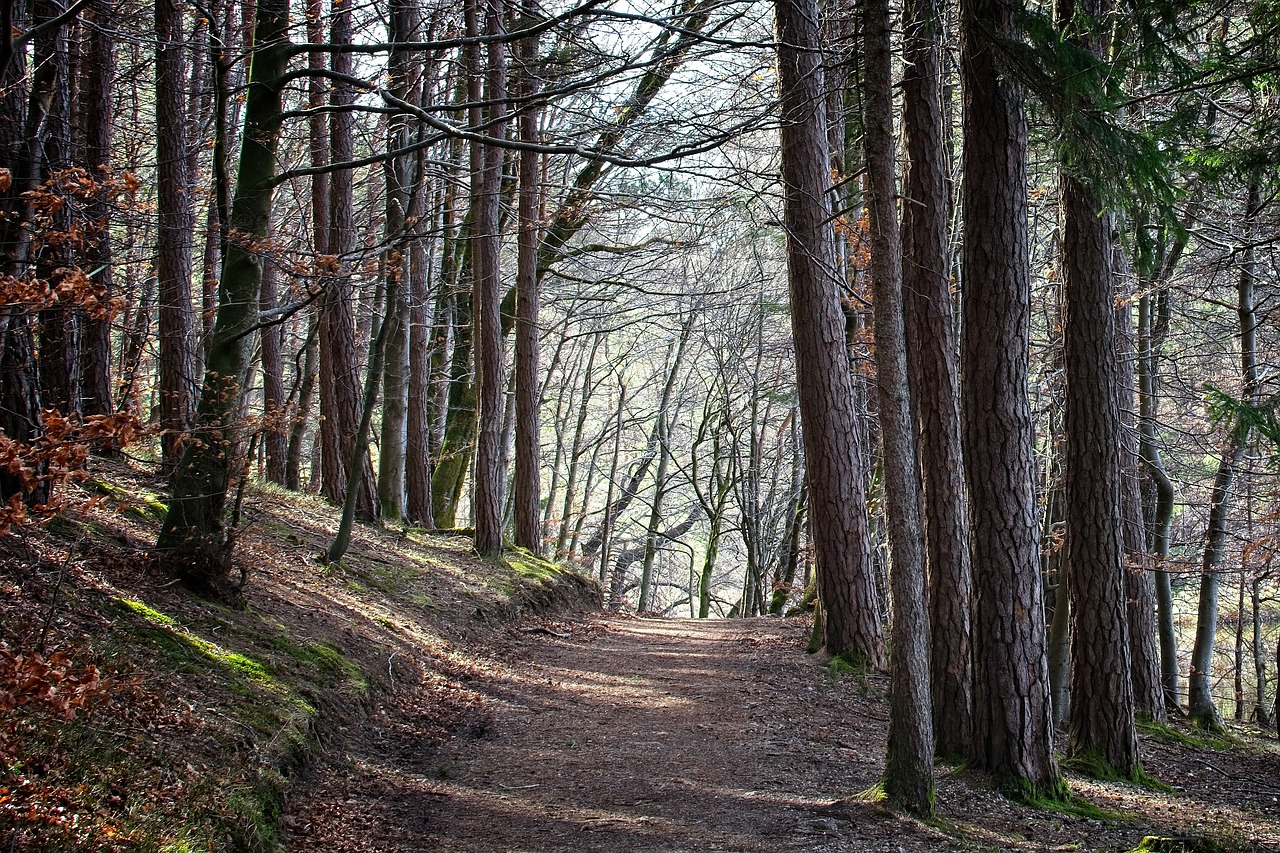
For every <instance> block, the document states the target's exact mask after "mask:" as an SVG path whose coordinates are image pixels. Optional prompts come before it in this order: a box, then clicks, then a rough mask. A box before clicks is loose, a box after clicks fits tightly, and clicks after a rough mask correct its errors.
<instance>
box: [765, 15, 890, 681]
mask: <svg viewBox="0 0 1280 853" xmlns="http://www.w3.org/2000/svg"><path fill="white" fill-rule="evenodd" d="M774 10H775V14H776V17H777V29H778V39H779V44H778V71H779V83H780V87H781V99H780V106H781V112H782V129H781V137H782V139H781V141H782V183H783V192H784V204H785V207H784V209H785V216H784V219H785V226H786V231H787V272H788V276H787V277H788V281H789V284H790V290H791V324H792V333H793V335H794V338H795V351H796V384H797V387H798V389H799V396H800V413H801V418H802V421H803V425H804V448H805V460H806V464H807V469H808V474H809V502H810V510H809V511H810V515H811V517H812V519H813V534H814V546H815V550H816V551H817V558H818V573H819V574H818V577H819V586H820V596H821V598H822V605H823V610H824V613H825V616H826V621H825V628H824V635H823V647H824V649H825V651H826V652H827V653H828V654H831V655H844V656H846V657H848V658H849V659H851V660H852V661H853V662H855V663H858V664H863V665H866V666H869V667H873V668H877V669H878V668H881V667H883V666H884V663H885V656H884V639H883V629H882V627H881V623H880V605H879V601H878V595H877V593H876V588H875V584H874V581H873V579H872V574H871V559H870V545H869V541H870V540H869V535H868V530H867V516H866V496H865V494H864V492H863V489H862V480H861V472H862V470H863V465H862V459H861V454H862V448H861V447H860V446H859V444H858V443H857V429H856V426H855V424H854V413H853V385H852V380H851V378H850V376H849V367H848V359H847V357H846V356H845V350H844V336H843V328H844V322H843V317H842V316H841V312H840V303H839V293H838V289H837V282H836V279H835V248H834V242H835V235H834V233H833V230H832V226H831V210H830V207H829V206H828V203H827V192H828V190H829V189H830V184H831V177H830V171H829V170H830V157H829V155H828V150H827V123H826V115H825V110H824V108H823V79H822V76H823V75H822V67H821V61H822V56H821V47H820V44H819V39H818V9H817V4H816V3H815V2H814V0H775V3H774Z"/></svg>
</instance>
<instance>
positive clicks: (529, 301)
mask: <svg viewBox="0 0 1280 853" xmlns="http://www.w3.org/2000/svg"><path fill="white" fill-rule="evenodd" d="M523 11H524V15H525V17H526V19H528V20H533V19H534V17H535V14H536V12H537V7H536V4H535V3H534V0H524V6H523ZM520 53H521V59H522V61H523V63H524V68H523V71H522V72H521V81H522V84H521V92H520V94H521V96H522V97H525V98H530V97H532V96H533V95H535V94H536V93H537V91H538V80H537V77H536V76H535V71H534V69H535V67H536V61H537V56H538V37H537V36H536V35H535V36H530V37H529V38H526V39H524V40H523V41H522V42H521V46H520ZM538 113H539V111H538V110H537V109H536V108H535V107H534V105H532V104H526V105H525V107H524V109H523V110H522V111H521V113H520V119H519V129H520V140H521V141H522V142H527V143H533V142H537V141H538ZM540 168H541V157H540V156H539V154H538V153H537V152H536V151H532V150H525V151H521V152H520V210H519V216H520V234H519V250H518V258H517V263H516V329H515V337H516V360H515V371H516V375H515V386H516V454H515V456H516V460H515V462H516V469H515V479H514V481H513V483H512V488H513V490H514V499H515V543H516V545H518V546H520V547H521V548H528V549H529V550H530V551H532V552H533V553H535V554H540V553H542V531H541V527H540V525H539V523H538V514H539V513H538V508H539V501H540V496H539V492H540V491H541V485H542V483H541V480H542V466H541V433H542V426H541V422H540V420H539V414H538V398H539V396H540V395H539V391H540V383H541V376H540V375H539V371H538V334H539V331H540V330H539V328H538V301H539V298H540V297H539V295H538V206H539V205H538V201H539V194H540V192H541V188H540V185H539V171H540Z"/></svg>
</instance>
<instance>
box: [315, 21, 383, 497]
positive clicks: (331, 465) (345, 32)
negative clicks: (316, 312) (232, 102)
mask: <svg viewBox="0 0 1280 853" xmlns="http://www.w3.org/2000/svg"><path fill="white" fill-rule="evenodd" d="M333 10H334V15H333V25H332V28H331V35H330V39H331V41H332V42H333V43H334V44H348V43H349V42H350V41H351V38H352V20H351V0H334V2H333ZM330 64H331V66H332V69H333V70H334V71H335V72H337V73H339V74H350V73H352V70H353V63H352V56H351V54H350V53H344V52H335V53H334V54H333V55H332V59H331V62H330ZM354 102H355V93H354V91H353V90H352V87H351V85H350V84H349V83H345V82H336V83H335V84H334V86H333V91H332V93H331V94H330V98H329V103H330V105H331V106H332V107H333V108H334V112H333V113H332V114H331V115H330V117H329V150H330V156H331V158H332V162H335V163H342V162H345V161H348V160H351V159H352V157H353V155H354V139H353V134H354V127H355V116H354V115H353V113H352V112H351V106H352V104H353V103H354ZM353 180H354V176H353V173H352V170H351V169H349V168H347V169H338V170H336V171H334V172H333V173H332V174H331V175H330V177H329V198H328V201H329V209H328V226H329V229H328V230H329V234H328V239H327V241H326V243H327V245H326V246H325V250H324V254H325V255H327V256H329V258H326V261H327V262H328V263H330V264H332V270H331V271H330V273H331V274H330V277H329V278H328V280H327V281H326V282H325V296H324V300H323V302H322V316H321V323H320V413H321V418H322V420H321V430H320V433H321V443H322V446H323V447H322V453H323V455H322V462H323V483H322V493H323V494H324V496H325V497H327V498H328V499H329V500H331V501H333V502H334V503H337V504H341V503H342V502H343V500H344V498H345V496H346V485H347V479H348V478H350V477H358V478H359V481H360V486H359V491H358V493H357V499H356V517H357V518H358V519H360V520H362V521H371V520H373V519H375V518H377V515H378V504H377V495H376V491H375V488H374V476H373V464H372V462H370V461H369V458H368V456H365V457H363V458H362V460H361V462H360V466H359V468H358V469H357V470H356V471H350V470H348V467H347V466H348V464H349V463H350V459H351V445H352V443H353V442H354V441H355V434H356V431H357V430H358V429H359V423H360V412H361V408H362V406H361V395H360V380H359V359H358V357H357V353H356V323H355V314H354V312H353V309H352V305H351V302H352V296H351V294H350V293H349V292H348V290H347V283H348V281H349V278H348V276H347V275H345V274H344V265H345V264H346V263H348V262H349V260H350V258H351V257H352V255H353V254H354V252H355V249H356V242H357V241H356V233H355V220H354V217H355V187H354V185H353ZM316 221H317V222H319V217H317V218H316Z"/></svg>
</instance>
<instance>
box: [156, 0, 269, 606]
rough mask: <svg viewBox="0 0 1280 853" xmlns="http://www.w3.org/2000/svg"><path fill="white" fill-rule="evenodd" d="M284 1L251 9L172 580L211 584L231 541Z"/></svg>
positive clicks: (176, 508)
mask: <svg viewBox="0 0 1280 853" xmlns="http://www.w3.org/2000/svg"><path fill="white" fill-rule="evenodd" d="M288 22H289V2H288V0H258V4H257V19H256V24H255V27H254V42H253V51H252V62H251V71H250V77H249V86H248V91H247V101H246V104H245V128H244V134H243V135H242V137H241V148H240V164H239V170H238V172H237V177H236V191H235V201H234V203H233V204H232V208H231V220H230V222H229V225H230V232H231V233H233V234H235V235H237V236H236V239H233V240H230V241H228V244H227V253H226V255H225V257H224V258H223V262H222V276H221V282H220V285H219V293H218V313H217V315H216V317H215V320H214V326H213V339H212V343H211V346H210V348H209V359H208V362H207V365H206V371H205V379H204V389H203V393H202V394H201V398H200V405H199V408H198V410H197V413H196V426H195V429H194V431H193V439H194V440H193V441H192V442H191V443H189V444H188V445H187V447H186V448H185V449H184V450H183V453H182V457H181V458H180V460H179V461H178V466H177V468H176V470H175V471H174V475H173V501H172V503H171V504H170V506H169V512H168V513H166V515H165V520H164V525H163V527H162V529H161V531H160V537H159V539H158V541H157V543H156V547H157V549H159V550H161V551H165V552H167V553H168V554H169V556H170V558H171V559H172V560H173V563H172V566H173V571H174V572H175V573H176V574H177V575H178V577H180V578H182V579H183V580H185V581H187V582H188V583H193V584H196V585H205V584H209V583H214V584H216V583H217V582H218V581H219V580H220V578H219V576H218V573H219V572H220V571H221V570H222V569H223V568H224V567H225V561H226V557H227V553H228V546H229V545H230V540H229V537H228V532H229V531H228V530H227V527H226V502H227V490H228V487H229V486H230V482H231V478H232V474H233V466H234V465H235V460H234V459H233V458H232V450H233V448H234V447H235V446H236V439H237V436H238V435H239V433H240V431H241V429H242V428H243V424H241V423H240V415H241V412H242V411H243V405H244V397H245V393H246V391H247V388H246V380H247V377H248V374H249V370H250V367H251V364H252V358H253V343H254V341H253V338H254V331H255V327H256V324H257V319H258V303H259V298H260V291H261V286H262V264H263V258H262V256H261V255H260V254H259V252H260V251H261V248H262V244H263V242H264V240H265V238H266V236H267V226H268V222H269V220H270V216H271V198H272V194H273V189H274V185H273V182H272V179H273V178H274V176H275V167H276V148H277V145H278V144H279V140H280V122H281V110H282V107H281V92H282V91H283V87H284V75H285V71H286V69H287V66H288V61H289V56H290V45H289V42H288V34H287V27H288Z"/></svg>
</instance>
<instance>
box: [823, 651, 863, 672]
mask: <svg viewBox="0 0 1280 853" xmlns="http://www.w3.org/2000/svg"><path fill="white" fill-rule="evenodd" d="M827 669H829V670H831V671H832V672H836V673H842V674H845V675H859V676H865V675H866V674H867V662H866V660H864V659H863V658H862V657H861V656H860V655H855V654H853V653H852V652H841V653H840V654H838V655H836V656H835V657H833V658H832V659H831V660H830V661H828V662H827Z"/></svg>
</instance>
